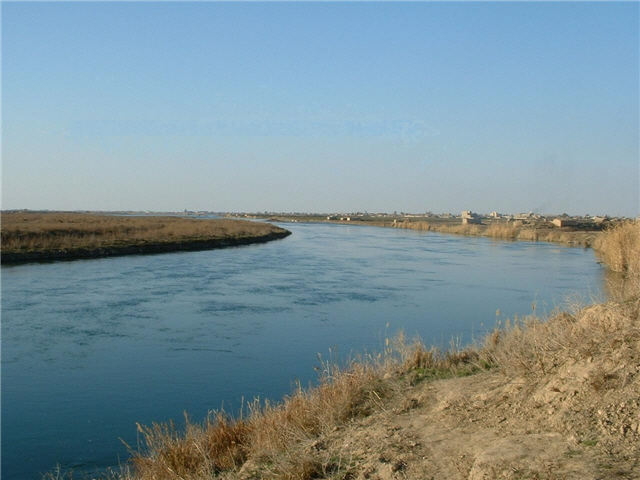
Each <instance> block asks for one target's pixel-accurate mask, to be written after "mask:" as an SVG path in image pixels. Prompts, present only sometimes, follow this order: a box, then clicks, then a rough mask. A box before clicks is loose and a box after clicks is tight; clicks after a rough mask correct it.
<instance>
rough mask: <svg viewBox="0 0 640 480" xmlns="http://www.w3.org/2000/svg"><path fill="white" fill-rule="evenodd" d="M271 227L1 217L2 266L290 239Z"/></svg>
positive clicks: (234, 222) (161, 220) (77, 215)
mask: <svg viewBox="0 0 640 480" xmlns="http://www.w3.org/2000/svg"><path fill="white" fill-rule="evenodd" d="M290 234H291V232H289V231H288V230H285V229H284V228H280V227H276V226H274V225H270V224H268V223H261V222H250V221H242V220H226V219H224V220H223V219H189V218H180V217H136V216H115V215H92V214H85V213H3V214H2V228H1V236H2V257H1V258H2V264H17V263H28V262H42V261H50V260H72V259H78V258H98V257H108V256H119V255H141V254H152V253H165V252H177V251H196V250H210V249H215V248H224V247H231V246H239V245H249V244H253V243H264V242H269V241H271V240H277V239H280V238H284V237H287V236H288V235H290Z"/></svg>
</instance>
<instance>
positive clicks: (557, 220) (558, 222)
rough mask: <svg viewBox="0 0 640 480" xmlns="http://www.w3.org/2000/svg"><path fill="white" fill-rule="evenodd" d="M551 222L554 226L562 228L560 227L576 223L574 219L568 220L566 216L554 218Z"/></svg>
mask: <svg viewBox="0 0 640 480" xmlns="http://www.w3.org/2000/svg"><path fill="white" fill-rule="evenodd" d="M553 224H554V225H555V226H556V227H559V228H562V227H573V226H575V225H576V222H575V220H570V219H568V218H554V219H553Z"/></svg>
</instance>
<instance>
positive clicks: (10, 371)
mask: <svg viewBox="0 0 640 480" xmlns="http://www.w3.org/2000/svg"><path fill="white" fill-rule="evenodd" d="M282 226H284V227H285V228H288V229H289V230H291V231H292V232H293V235H291V236H290V237H288V238H286V239H284V240H278V241H274V242H271V243H268V244H261V245H254V246H247V247H237V248H228V249H223V250H213V251H205V252H185V253H171V254H159V255H146V256H127V257H117V258H104V259H94V260H78V261H73V262H59V263H48V264H32V265H21V266H3V267H2V478H3V480H26V479H38V478H40V474H41V473H42V472H47V471H51V470H52V469H53V468H54V467H55V465H56V463H59V464H60V465H61V467H62V469H63V470H66V469H70V468H73V469H76V470H77V471H78V472H95V471H96V470H98V469H103V468H105V467H109V466H114V465H117V464H118V461H119V460H121V461H124V460H125V459H126V458H127V456H128V455H127V449H126V447H125V446H124V444H123V443H122V441H121V440H120V439H122V440H124V441H126V442H127V443H129V444H131V445H135V444H136V438H137V437H136V422H139V423H142V424H149V423H151V422H153V421H166V420H169V419H176V420H180V419H181V418H182V415H183V411H185V410H186V411H188V412H189V413H190V414H192V416H193V418H194V419H196V420H200V419H202V418H203V417H204V416H205V415H206V412H207V411H208V410H210V409H216V408H220V407H221V406H222V405H223V404H224V405H225V407H227V408H228V409H233V408H236V407H238V406H239V405H240V404H241V399H242V398H243V397H244V398H246V399H251V398H253V397H254V396H260V397H261V398H272V399H278V398H280V397H282V395H283V394H286V393H288V392H290V390H291V383H292V381H294V380H295V379H299V380H301V381H302V382H303V383H306V382H309V381H312V380H313V379H314V378H315V372H314V369H313V367H314V365H317V363H318V359H317V354H318V353H321V354H322V355H324V356H325V357H326V356H328V355H329V352H330V350H331V352H334V353H335V352H338V355H342V357H343V358H345V357H347V356H349V355H352V354H355V352H362V351H364V350H369V351H371V350H380V348H381V345H382V344H383V342H384V339H385V338H386V337H388V336H391V335H392V334H393V333H394V332H396V331H397V330H398V329H401V328H402V329H404V330H405V332H406V333H407V334H408V335H412V334H419V335H420V336H421V337H422V338H423V339H424V340H425V341H426V342H428V343H435V344H438V345H444V346H446V345H448V344H449V342H450V341H451V339H454V341H456V342H458V343H461V344H464V343H467V342H469V341H471V340H472V339H473V338H477V337H478V336H480V335H481V334H482V332H484V331H486V330H487V329H490V328H492V327H493V325H494V322H495V321H496V319H501V320H504V319H506V318H507V317H511V316H513V315H514V314H516V313H517V314H519V315H524V314H529V313H531V310H532V305H533V304H535V306H536V311H537V312H538V313H544V312H550V311H552V310H553V309H554V308H555V307H556V306H557V305H562V303H563V298H564V295H567V294H575V293H577V294H578V295H580V296H582V297H584V298H586V299H587V300H588V299H589V298H590V297H591V296H592V295H596V296H597V295H600V292H601V291H602V290H603V288H602V285H603V278H604V269H603V268H602V267H600V266H599V265H598V264H597V263H596V260H595V257H594V254H593V251H592V250H585V249H582V248H574V247H564V246H559V245H554V244H548V243H529V242H507V241H495V240H491V239H487V238H475V237H457V236H446V235H440V234H436V233H427V232H419V231H412V230H400V229H386V228H375V227H362V226H345V225H333V224H303V223H295V224H286V225H282ZM497 310H499V311H500V315H499V316H497V315H496V313H497ZM178 423H179V422H178ZM77 477H78V478H79V477H80V475H77Z"/></svg>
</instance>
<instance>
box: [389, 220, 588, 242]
mask: <svg viewBox="0 0 640 480" xmlns="http://www.w3.org/2000/svg"><path fill="white" fill-rule="evenodd" d="M387 226H393V227H396V228H407V229H410V230H424V231H431V232H438V233H448V234H455V235H467V236H475V237H491V238H501V239H507V240H522V241H530V242H554V243H563V244H568V245H581V246H585V247H591V246H593V244H594V242H595V240H596V238H598V236H599V235H600V232H599V231H589V232H587V231H569V230H559V229H557V228H556V229H553V228H548V227H536V226H530V225H526V226H525V225H522V226H514V225H512V224H490V225H462V224H459V223H457V224H451V223H430V222H423V221H418V222H406V221H405V222H399V223H396V224H389V225H387Z"/></svg>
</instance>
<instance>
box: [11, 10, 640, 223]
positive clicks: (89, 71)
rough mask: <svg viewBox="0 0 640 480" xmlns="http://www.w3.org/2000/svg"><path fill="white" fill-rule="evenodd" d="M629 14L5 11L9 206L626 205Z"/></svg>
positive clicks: (635, 128)
mask: <svg viewBox="0 0 640 480" xmlns="http://www.w3.org/2000/svg"><path fill="white" fill-rule="evenodd" d="M639 30H640V28H639V5H638V3H637V2H632V3H539V2H535V3H520V2H507V3H462V2H460V3H436V2H424V3H396V2H394V3H306V2H305V3H213V2H197V3H168V2H167V3H163V2H162V3H143V2H140V3H135V2H131V3H129V2H126V3H119V2H118V3H78V2H66V3H65V2H60V3H18V2H16V3H12V2H9V3H7V2H3V4H2V109H3V115H2V120H3V123H2V134H3V139H2V140H3V144H2V156H3V161H2V208H4V209H11V208H32V209H45V208H47V209H72V210H73V209H88V210H120V209H125V210H147V209H149V210H171V211H174V210H182V209H185V208H187V209H190V210H216V211H217V210H225V211H226V210H231V211H264V210H268V211H317V212H327V211H365V210H366V211H370V212H372V211H394V210H397V211H411V212H421V211H427V210H431V211H434V212H450V211H451V212H458V211H460V210H463V209H471V210H474V211H480V212H489V211H492V210H498V211H501V212H520V211H538V212H541V213H561V212H566V213H569V214H584V213H591V214H599V213H606V214H610V215H626V216H636V215H638V213H639V205H640V193H639V184H640V171H639V147H638V144H639V128H640V126H639V121H638V117H639V96H638V94H639V74H638V66H639Z"/></svg>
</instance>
